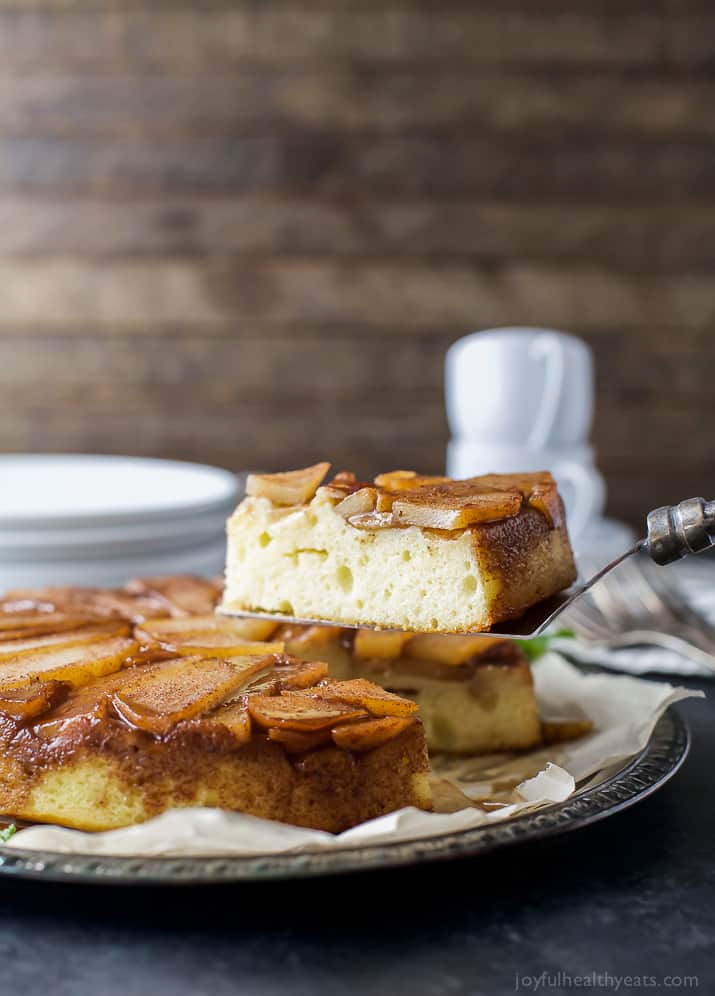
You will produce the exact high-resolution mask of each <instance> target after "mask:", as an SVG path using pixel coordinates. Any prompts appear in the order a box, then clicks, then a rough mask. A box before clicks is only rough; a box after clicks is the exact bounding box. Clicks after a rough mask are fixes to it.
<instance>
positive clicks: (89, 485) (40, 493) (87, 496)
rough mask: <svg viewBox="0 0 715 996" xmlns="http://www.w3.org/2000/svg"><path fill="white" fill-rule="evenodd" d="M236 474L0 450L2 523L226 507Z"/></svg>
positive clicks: (152, 515)
mask: <svg viewBox="0 0 715 996" xmlns="http://www.w3.org/2000/svg"><path fill="white" fill-rule="evenodd" d="M237 494H238V480H237V478H236V476H235V474H231V473H229V471H227V470H221V469H219V468H218V467H208V466H204V465H202V464H195V463H180V462H178V461H174V460H149V459H144V458H140V457H115V456H84V455H80V454H67V455H58V456H55V455H46V454H32V455H29V454H28V455H25V454H23V455H20V456H2V457H0V529H3V528H4V529H7V528H10V527H14V528H16V529H18V528H19V529H28V528H37V527H38V526H40V527H42V528H43V529H47V528H51V529H65V528H67V527H68V526H83V525H100V524H106V525H121V524H123V523H130V522H137V521H138V520H144V521H146V520H156V519H165V518H166V517H181V516H190V515H195V514H197V513H200V512H210V511H212V510H222V509H230V508H231V506H232V505H233V504H235V502H236V499H237Z"/></svg>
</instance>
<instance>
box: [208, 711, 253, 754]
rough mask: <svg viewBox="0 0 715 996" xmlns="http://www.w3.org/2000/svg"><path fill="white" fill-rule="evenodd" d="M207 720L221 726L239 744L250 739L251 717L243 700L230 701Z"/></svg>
mask: <svg viewBox="0 0 715 996" xmlns="http://www.w3.org/2000/svg"><path fill="white" fill-rule="evenodd" d="M207 722H209V723H210V724H211V725H213V724H217V725H219V726H223V727H224V728H225V729H227V730H228V732H229V733H230V734H231V735H232V736H233V737H235V739H236V740H237V741H238V743H239V744H245V743H248V741H249V740H250V739H251V717H250V716H249V715H248V709H247V708H246V706H245V704H244V703H243V702H232V703H231V704H230V705H226V706H222V707H221V708H220V709H218V710H217V711H216V712H214V713H212V714H211V716H210V717H209V718H208V720H207Z"/></svg>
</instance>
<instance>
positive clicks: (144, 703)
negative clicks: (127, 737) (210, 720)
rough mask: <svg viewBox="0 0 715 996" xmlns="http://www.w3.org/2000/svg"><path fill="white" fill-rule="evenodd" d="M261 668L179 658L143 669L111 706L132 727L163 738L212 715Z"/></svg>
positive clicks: (255, 661)
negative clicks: (183, 723)
mask: <svg viewBox="0 0 715 996" xmlns="http://www.w3.org/2000/svg"><path fill="white" fill-rule="evenodd" d="M262 667H263V659H262V658H261V657H246V658H243V659H242V660H241V661H238V660H234V661H232V662H229V661H225V660H221V659H220V658H218V657H209V658H202V657H179V658H174V659H172V660H169V661H163V662H161V663H159V664H155V665H150V666H149V667H148V668H146V669H142V672H141V673H140V674H137V675H136V676H134V677H132V679H131V680H129V681H127V682H126V684H124V685H122V687H121V688H120V689H118V691H116V692H115V693H114V696H113V700H112V703H113V705H114V708H115V709H116V711H117V713H118V714H119V716H120V717H121V718H122V719H123V720H125V722H127V723H129V724H130V725H131V726H135V727H137V728H138V729H140V730H146V731H147V732H149V733H153V734H155V735H157V736H164V735H165V734H167V733H169V732H170V730H172V729H173V727H175V726H176V724H177V723H179V722H181V721H182V720H187V719H194V718H196V717H197V716H200V715H202V714H205V713H208V712H211V711H212V710H213V709H216V708H217V707H218V706H220V705H221V704H222V703H223V702H225V701H226V700H227V699H228V698H229V697H231V696H232V695H236V694H237V693H238V692H239V691H240V690H241V689H242V688H243V687H245V684H246V682H247V680H248V678H249V677H250V676H251V675H252V674H255V673H256V671H258V670H260V669H261V668H262Z"/></svg>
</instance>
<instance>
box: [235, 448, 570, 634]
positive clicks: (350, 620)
mask: <svg viewBox="0 0 715 996" xmlns="http://www.w3.org/2000/svg"><path fill="white" fill-rule="evenodd" d="M328 469H329V464H327V463H321V464H316V465H315V466H313V467H308V468H306V469H304V470H299V471H289V472H287V473H283V474H254V475H251V476H249V478H248V484H247V492H248V495H247V497H246V498H245V499H244V501H243V502H242V503H241V504H240V505H239V507H238V508H237V510H236V512H235V513H234V515H233V516H232V517H231V519H230V520H229V523H228V549H227V567H226V588H225V592H224V598H223V602H222V605H221V609H220V611H222V612H225V613H227V614H231V613H241V612H249V613H255V612H258V613H265V614H268V615H282V616H287V617H296V618H298V619H310V620H322V621H325V622H332V623H335V624H338V625H343V626H345V625H348V626H362V627H377V628H385V629H400V630H407V631H410V632H420V633H466V632H483V631H486V630H489V628H490V627H491V626H493V625H495V624H496V623H498V622H502V621H504V620H508V619H513V618H515V617H518V616H519V615H521V614H522V613H523V612H524V611H526V609H528V608H529V607H530V606H532V605H534V604H536V603H537V602H539V601H541V600H542V599H544V598H547V597H548V596H549V595H553V594H555V593H556V592H558V591H561V590H562V589H564V588H566V587H568V585H569V584H571V583H572V581H573V580H574V579H575V577H576V569H575V565H574V560H573V554H572V551H571V546H570V543H569V538H568V533H567V531H566V524H565V520H564V511H563V503H562V501H561V498H560V496H559V493H558V490H557V487H556V484H555V482H554V480H553V478H552V477H551V475H550V474H549V473H546V472H544V473H536V474H489V475H485V476H482V477H473V478H469V479H468V480H463V481H455V480H451V479H449V478H446V477H421V476H419V475H417V474H416V473H414V472H413V471H393V472H391V473H386V474H381V475H379V476H378V477H376V478H375V480H374V481H369V482H361V481H358V480H357V479H356V477H355V475H354V474H351V473H346V472H344V473H340V474H338V475H337V476H336V477H334V478H333V480H332V481H330V482H329V483H328V484H323V480H324V478H325V476H326V474H327V472H328Z"/></svg>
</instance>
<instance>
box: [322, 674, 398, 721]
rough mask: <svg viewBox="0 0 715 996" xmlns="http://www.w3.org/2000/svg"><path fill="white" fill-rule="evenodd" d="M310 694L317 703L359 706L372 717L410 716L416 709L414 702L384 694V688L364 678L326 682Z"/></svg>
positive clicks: (389, 693) (387, 693)
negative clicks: (337, 702)
mask: <svg viewBox="0 0 715 996" xmlns="http://www.w3.org/2000/svg"><path fill="white" fill-rule="evenodd" d="M312 694H313V696H314V697H315V698H317V700H318V701H320V700H326V701H328V702H330V703H333V702H335V701H336V700H337V701H340V702H347V703H349V704H350V705H353V706H360V707H362V708H363V709H367V711H368V712H369V713H371V714H372V715H373V716H411V715H412V714H413V713H414V712H417V708H418V706H417V703H416V702H410V701H409V700H408V699H403V698H400V696H399V695H394V694H393V693H392V692H386V691H385V689H384V688H380V686H379V685H375V684H374V683H373V682H372V681H368V680H367V679H366V678H352V679H351V680H350V681H328V682H326V683H325V684H323V685H318V686H317V688H315V689H313V692H312Z"/></svg>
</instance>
